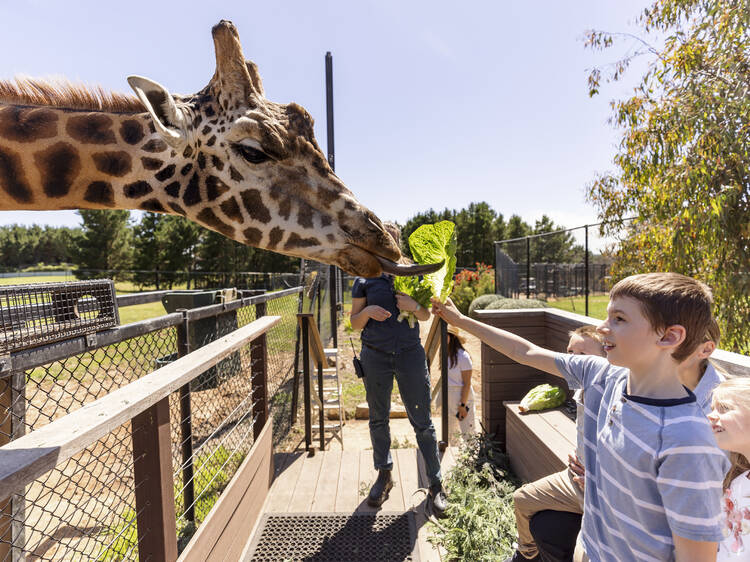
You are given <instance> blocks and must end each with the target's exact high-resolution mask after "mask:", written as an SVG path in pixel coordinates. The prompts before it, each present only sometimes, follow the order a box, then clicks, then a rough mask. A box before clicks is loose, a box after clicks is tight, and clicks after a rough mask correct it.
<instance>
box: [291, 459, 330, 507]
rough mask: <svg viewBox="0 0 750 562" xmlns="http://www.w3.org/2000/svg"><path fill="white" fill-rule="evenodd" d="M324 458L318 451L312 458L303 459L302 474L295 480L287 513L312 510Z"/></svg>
mask: <svg viewBox="0 0 750 562" xmlns="http://www.w3.org/2000/svg"><path fill="white" fill-rule="evenodd" d="M324 456H325V453H324V452H321V451H318V452H317V453H316V454H315V455H313V456H312V457H309V456H304V457H303V458H304V461H303V465H302V472H301V473H300V475H299V478H297V485H296V486H295V487H294V494H293V495H292V499H291V501H290V502H289V508H288V511H289V512H299V513H303V512H309V511H310V509H311V508H312V503H313V499H314V498H315V489H316V488H317V485H318V475H319V474H320V467H321V466H322V464H323V457H324Z"/></svg>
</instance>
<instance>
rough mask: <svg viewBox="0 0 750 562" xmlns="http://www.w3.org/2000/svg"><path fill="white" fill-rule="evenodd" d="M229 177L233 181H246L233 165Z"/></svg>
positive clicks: (230, 167)
mask: <svg viewBox="0 0 750 562" xmlns="http://www.w3.org/2000/svg"><path fill="white" fill-rule="evenodd" d="M229 175H230V176H231V177H232V180H233V181H243V180H244V179H245V178H244V177H243V176H242V174H240V173H239V172H238V171H237V170H235V168H234V166H232V165H230V166H229Z"/></svg>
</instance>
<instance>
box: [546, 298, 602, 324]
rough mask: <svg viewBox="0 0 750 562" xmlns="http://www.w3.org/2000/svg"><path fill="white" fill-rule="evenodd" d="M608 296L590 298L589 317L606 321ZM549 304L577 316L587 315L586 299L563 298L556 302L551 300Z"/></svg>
mask: <svg viewBox="0 0 750 562" xmlns="http://www.w3.org/2000/svg"><path fill="white" fill-rule="evenodd" d="M608 302H609V297H608V296H607V295H596V296H590V297H589V316H591V317H592V318H598V319H599V320H604V319H605V318H606V317H607V303H608ZM547 304H548V305H549V306H551V307H552V308H559V309H560V310H567V311H568V312H575V313H576V314H585V313H586V299H585V298H584V297H570V298H561V299H558V300H555V301H552V300H549V301H547Z"/></svg>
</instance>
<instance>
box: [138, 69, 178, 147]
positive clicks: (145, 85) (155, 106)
mask: <svg viewBox="0 0 750 562" xmlns="http://www.w3.org/2000/svg"><path fill="white" fill-rule="evenodd" d="M128 84H130V87H131V88H133V90H134V91H135V94H136V95H137V96H138V99H139V100H141V103H143V105H144V106H146V110H147V111H148V112H149V113H150V114H151V118H152V119H153V120H154V126H155V127H156V130H157V131H158V133H159V134H160V135H161V137H162V138H163V139H164V141H165V142H166V143H167V144H168V145H169V146H171V147H172V148H181V147H183V146H184V145H185V144H186V142H187V135H186V134H185V118H184V116H183V114H182V111H181V110H180V109H179V108H178V107H177V104H175V102H174V99H173V98H172V96H171V94H170V93H169V90H167V89H166V88H165V87H164V86H162V85H161V84H159V83H158V82H154V81H153V80H149V79H148V78H144V77H143V76H128Z"/></svg>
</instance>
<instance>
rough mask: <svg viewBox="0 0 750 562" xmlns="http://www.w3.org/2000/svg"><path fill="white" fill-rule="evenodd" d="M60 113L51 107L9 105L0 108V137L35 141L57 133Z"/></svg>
mask: <svg viewBox="0 0 750 562" xmlns="http://www.w3.org/2000/svg"><path fill="white" fill-rule="evenodd" d="M57 121H58V115H57V113H55V112H54V111H52V110H50V109H43V108H42V109H36V108H20V107H14V106H8V107H6V108H5V109H0V137H3V138H6V139H8V140H11V141H15V142H33V141H37V140H41V139H49V138H52V137H54V136H55V135H57Z"/></svg>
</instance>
